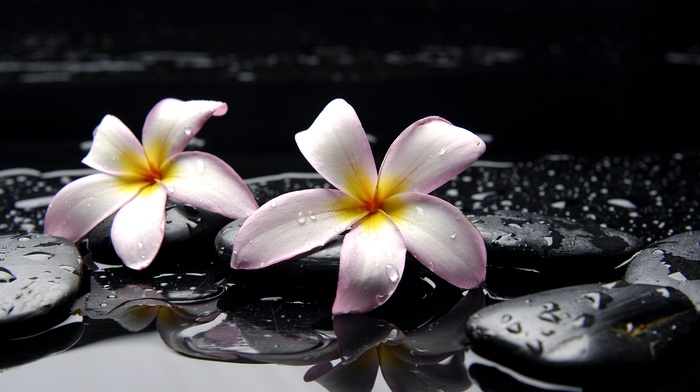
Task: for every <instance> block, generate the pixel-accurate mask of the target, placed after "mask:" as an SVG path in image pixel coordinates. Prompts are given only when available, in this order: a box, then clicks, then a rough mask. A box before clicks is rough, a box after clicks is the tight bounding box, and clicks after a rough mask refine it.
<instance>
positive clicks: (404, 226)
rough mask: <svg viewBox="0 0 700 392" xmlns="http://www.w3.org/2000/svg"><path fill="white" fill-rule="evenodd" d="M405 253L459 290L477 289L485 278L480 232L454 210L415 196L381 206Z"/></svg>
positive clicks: (397, 197)
mask: <svg viewBox="0 0 700 392" xmlns="http://www.w3.org/2000/svg"><path fill="white" fill-rule="evenodd" d="M384 208H385V209H384V211H385V212H386V213H387V214H388V215H389V216H391V218H392V219H393V220H394V223H396V225H397V226H398V227H399V229H400V230H401V235H402V236H403V239H404V241H406V247H407V248H408V251H409V252H411V254H413V255H414V256H415V257H416V259H418V261H420V262H421V263H422V264H423V265H425V266H426V267H428V269H430V270H431V271H433V272H435V274H437V275H438V276H439V277H441V278H443V279H445V280H446V281H448V282H449V283H451V284H453V285H455V286H457V287H461V288H474V287H477V286H479V285H480V284H481V283H482V282H483V281H484V278H485V276H486V246H485V244H484V239H483V237H482V236H481V233H480V232H479V230H477V229H476V227H474V225H473V224H472V223H471V222H470V221H469V219H467V217H466V216H464V214H463V213H462V211H460V210H459V209H458V208H456V207H455V206H453V205H451V204H450V203H448V202H446V201H444V200H442V199H440V198H437V197H435V196H430V195H426V194H422V193H417V192H409V193H401V194H398V195H395V196H393V197H391V198H389V199H387V200H385V202H384Z"/></svg>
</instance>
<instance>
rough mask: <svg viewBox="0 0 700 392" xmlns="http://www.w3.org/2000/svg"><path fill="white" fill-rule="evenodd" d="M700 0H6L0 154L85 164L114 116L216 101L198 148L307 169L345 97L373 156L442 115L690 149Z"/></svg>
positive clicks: (134, 116)
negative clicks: (327, 114)
mask: <svg viewBox="0 0 700 392" xmlns="http://www.w3.org/2000/svg"><path fill="white" fill-rule="evenodd" d="M695 4H698V2H690V1H689V2H681V1H650V0H638V1H637V0H618V1H574V0H560V1H506V0H497V1H487V0H484V1H440V0H428V1H416V0H410V1H397V0H390V1H365V0H362V1H320V0H304V1H282V0H279V1H277V0H259V1H214V0H204V1H184V0H179V1H118V2H104V1H102V2H100V1H48V0H30V1H23V2H5V3H3V5H2V8H3V9H2V11H0V14H1V15H3V16H2V23H0V114H1V116H2V117H1V118H2V122H1V123H0V128H1V129H2V138H3V142H2V143H1V144H0V170H1V169H4V168H12V167H18V166H28V167H33V168H37V169H40V170H52V169H66V168H80V167H84V166H83V165H82V164H81V163H80V159H82V157H83V156H84V155H85V154H86V151H85V150H84V148H83V149H81V148H80V143H81V142H84V141H89V140H90V139H91V135H92V130H93V129H94V127H95V126H96V125H97V124H98V123H99V122H100V120H101V118H102V117H103V116H104V115H105V114H108V113H109V114H113V115H116V116H117V117H119V118H120V119H121V120H122V121H124V123H125V124H127V125H128V126H129V127H130V128H131V129H132V130H133V131H134V132H135V133H136V134H137V135H138V136H140V131H141V126H142V124H143V120H144V119H145V116H146V114H147V113H148V111H149V110H150V109H151V107H152V106H153V105H154V104H155V103H156V102H157V101H159V100H160V99H162V98H165V97H175V98H180V99H184V100H188V99H213V100H222V101H225V102H227V103H228V104H229V113H228V114H227V115H225V116H224V117H219V118H213V119H212V120H210V121H209V122H208V123H207V125H206V126H205V127H204V129H203V131H202V132H201V133H200V135H199V136H200V138H201V139H202V140H203V141H204V143H205V144H204V146H203V147H201V148H202V149H203V150H205V151H209V152H212V153H215V154H217V155H219V156H220V157H222V158H224V159H225V160H227V161H228V162H229V163H230V164H232V166H233V167H234V168H235V169H236V170H237V171H238V172H239V173H240V174H241V175H242V176H243V177H244V178H245V177H251V176H258V175H265V174H275V173H279V172H284V171H310V170H311V168H310V166H308V165H307V164H306V162H305V161H304V159H303V157H302V156H301V154H300V153H299V152H298V150H297V147H296V145H295V143H294V139H293V135H294V134H295V133H296V132H298V131H301V130H303V129H306V128H307V127H308V126H309V125H310V124H311V122H312V121H313V120H314V118H315V117H316V116H317V115H318V113H319V112H320V111H321V110H322V108H323V107H324V106H325V104H326V103H328V102H329V101H330V100H332V99H333V98H336V97H342V98H345V99H346V100H347V101H348V102H349V103H350V104H351V105H353V106H354V108H355V109H356V111H357V112H358V115H359V116H360V119H361V120H362V122H363V125H364V127H365V130H366V131H367V132H368V133H369V134H371V135H372V136H373V137H374V138H375V139H376V142H375V144H374V146H375V147H376V149H377V154H378V157H377V159H378V160H380V159H381V156H383V153H384V151H385V149H386V147H387V146H388V145H389V143H391V141H392V140H393V139H394V138H395V137H396V136H397V135H398V134H399V133H400V132H401V131H402V130H403V129H404V128H405V127H406V126H408V125H409V124H410V123H412V122H413V121H415V120H417V119H419V118H422V117H424V116H428V115H440V116H442V117H445V118H446V119H448V120H450V121H452V122H453V123H455V124H456V125H459V126H462V127H465V128H468V129H470V130H472V131H474V132H476V133H479V134H483V135H489V138H488V139H487V146H488V149H487V153H486V154H485V156H484V157H483V159H517V158H519V157H521V156H530V155H537V154H543V153H555V152H572V153H576V154H597V153H606V154H607V153H628V152H632V153H636V152H655V151H662V150H664V151H665V150H670V151H675V150H684V149H696V148H697V147H698V146H699V144H698V142H697V141H696V140H695V139H697V130H698V127H697V122H696V118H697V107H698V102H697V91H698V87H700V32H699V30H698V27H697V26H698V17H699V16H700V14H699V13H698V11H699V10H700V6H698V5H695Z"/></svg>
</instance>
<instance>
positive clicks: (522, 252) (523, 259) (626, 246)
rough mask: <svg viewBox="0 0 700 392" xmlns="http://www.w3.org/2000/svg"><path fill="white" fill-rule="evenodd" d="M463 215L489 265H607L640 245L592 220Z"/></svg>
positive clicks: (510, 213) (508, 214) (502, 213)
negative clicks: (482, 244)
mask: <svg viewBox="0 0 700 392" xmlns="http://www.w3.org/2000/svg"><path fill="white" fill-rule="evenodd" d="M468 217H469V219H470V220H471V221H472V223H474V226H476V228H477V229H479V231H480V232H481V235H482V236H483V237H484V242H485V243H486V249H487V252H488V260H489V264H491V265H501V266H507V267H522V268H536V269H542V270H547V269H558V268H562V267H563V268H571V264H570V263H575V262H576V259H579V260H581V259H584V258H585V259H586V264H585V266H586V268H589V269H590V268H597V269H600V268H609V267H611V266H616V265H618V264H619V263H620V262H622V261H624V260H625V259H626V258H628V257H629V256H631V255H632V254H634V252H636V251H638V250H640V249H641V248H642V247H643V246H644V242H643V241H642V240H641V239H639V238H637V237H636V236H634V235H632V234H630V233H627V232H623V231H620V230H616V229H610V228H606V227H601V226H600V225H599V224H598V223H592V222H576V221H573V220H571V219H566V218H559V217H554V216H547V215H542V214H535V213H526V212H517V211H497V212H495V213H493V214H492V215H469V216H468ZM562 264H565V265H563V266H562ZM581 267H583V266H581Z"/></svg>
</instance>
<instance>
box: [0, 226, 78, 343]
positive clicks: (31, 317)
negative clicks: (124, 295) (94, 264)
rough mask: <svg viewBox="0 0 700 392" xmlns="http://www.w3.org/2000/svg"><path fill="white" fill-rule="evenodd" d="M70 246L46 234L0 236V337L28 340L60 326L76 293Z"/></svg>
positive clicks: (72, 247) (75, 251) (74, 251)
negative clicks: (22, 337)
mask: <svg viewBox="0 0 700 392" xmlns="http://www.w3.org/2000/svg"><path fill="white" fill-rule="evenodd" d="M82 267H83V260H82V257H81V255H80V253H79V252H78V249H77V248H76V247H75V245H74V244H73V243H72V242H70V241H69V240H67V239H65V238H59V237H54V236H51V235H48V234H37V233H32V234H19V235H5V236H0V336H2V337H3V338H7V337H20V336H29V335H32V334H35V333H38V332H41V331H43V330H45V329H47V328H50V327H52V326H54V325H56V324H58V323H60V322H61V321H63V320H64V319H65V318H66V317H67V316H68V314H69V312H70V308H71V306H72V304H73V301H74V300H75V298H76V297H77V295H78V292H79V290H80V284H81V278H82Z"/></svg>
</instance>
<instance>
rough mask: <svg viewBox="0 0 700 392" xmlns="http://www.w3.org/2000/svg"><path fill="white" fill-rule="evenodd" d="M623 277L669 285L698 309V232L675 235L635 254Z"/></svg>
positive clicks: (699, 287) (646, 282)
mask: <svg viewBox="0 0 700 392" xmlns="http://www.w3.org/2000/svg"><path fill="white" fill-rule="evenodd" d="M624 279H625V280H626V281H628V282H630V283H638V284H655V285H661V286H671V287H673V288H676V289H678V290H680V291H682V292H683V293H685V295H687V296H688V297H689V298H690V299H691V300H692V301H693V303H694V304H695V307H697V308H699V309H700V233H698V232H690V231H689V232H685V233H681V234H676V235H674V236H671V237H669V238H666V239H664V240H661V241H657V242H655V243H654V244H652V245H650V246H648V247H647V248H645V249H643V250H641V251H640V252H638V253H636V254H635V255H634V257H632V258H631V259H630V261H629V264H628V266H627V271H626V273H625V277H624Z"/></svg>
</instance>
